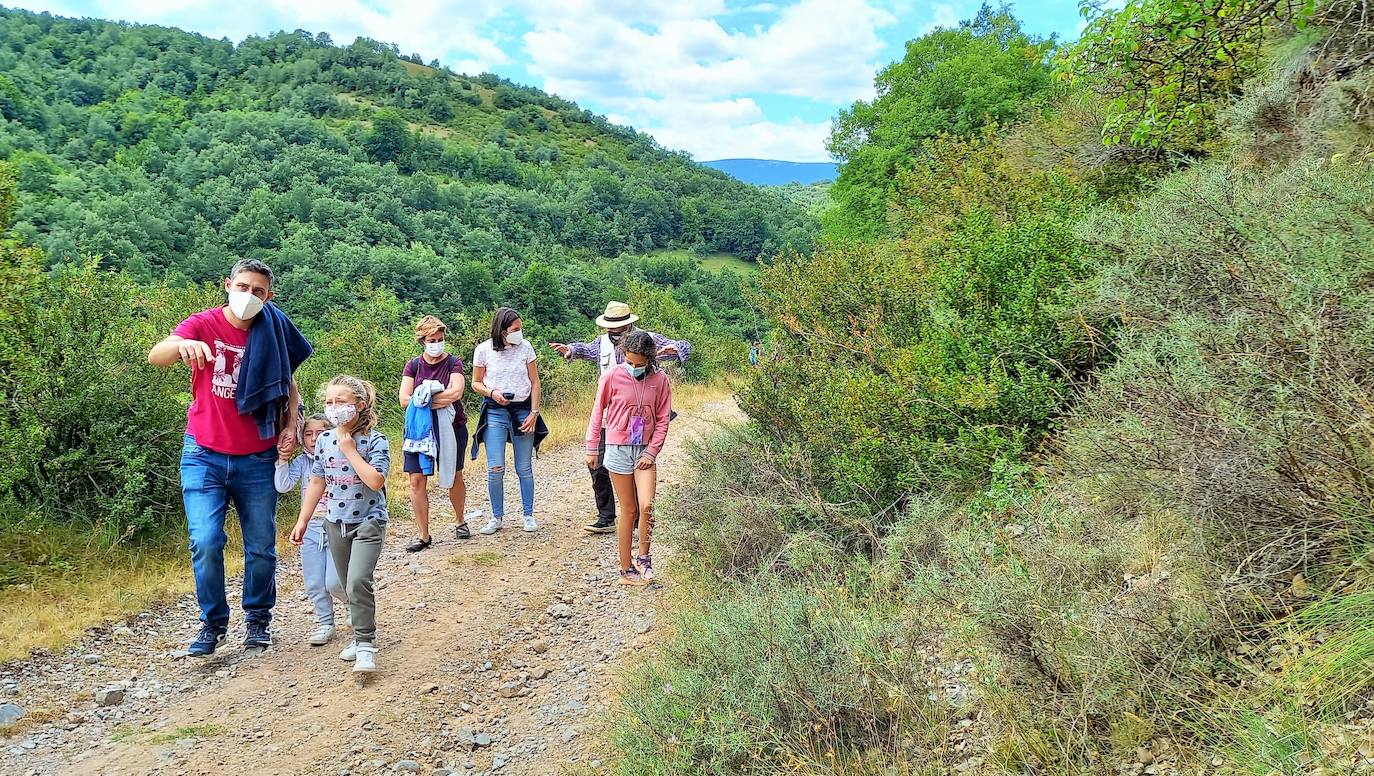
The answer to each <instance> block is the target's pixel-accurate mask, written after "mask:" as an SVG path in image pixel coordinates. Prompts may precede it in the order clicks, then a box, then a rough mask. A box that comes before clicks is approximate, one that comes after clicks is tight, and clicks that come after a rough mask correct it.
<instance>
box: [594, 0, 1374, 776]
mask: <svg viewBox="0 0 1374 776" xmlns="http://www.w3.org/2000/svg"><path fill="white" fill-rule="evenodd" d="M1083 9H1084V12H1085V16H1086V18H1087V26H1086V29H1085V31H1084V33H1083V35H1082V37H1081V39H1080V40H1078V41H1076V42H1073V43H1070V44H1063V43H1060V42H1058V41H1054V40H1044V39H1039V38H1037V37H1035V36H1033V35H1030V34H1028V33H1026V32H1025V31H1024V30H1023V29H1022V27H1021V25H1020V23H1019V22H1018V21H1017V20H1016V18H1015V17H1014V16H1013V15H1012V14H1011V11H1010V9H1002V10H998V9H992V8H987V7H984V8H983V9H982V11H981V12H980V13H979V14H978V15H977V16H976V17H975V18H974V19H971V20H969V21H967V22H965V23H963V24H960V25H958V26H957V27H954V28H949V29H936V30H934V31H932V32H930V33H929V34H927V35H924V36H922V37H920V38H917V39H916V40H913V41H911V42H910V43H909V44H908V45H907V48H906V52H905V56H904V58H903V59H902V60H901V61H899V62H895V63H893V64H891V65H890V66H888V67H886V68H885V69H883V70H882V71H881V72H880V73H879V74H878V76H877V81H876V86H877V89H876V91H877V94H878V96H877V97H876V98H875V99H874V100H873V101H871V102H860V103H856V104H855V105H853V106H852V107H851V108H850V109H849V110H846V111H844V112H842V113H841V114H840V116H839V117H838V118H837V120H836V122H835V127H834V133H833V135H832V137H831V148H832V150H834V151H835V152H836V153H837V154H838V155H839V157H840V158H841V159H842V160H843V164H842V166H841V169H840V175H839V178H838V180H837V182H836V183H835V185H834V186H833V187H832V189H831V194H832V195H833V197H834V199H835V204H834V206H833V207H831V208H830V209H828V210H826V211H825V214H824V217H823V219H824V224H825V228H824V230H823V235H822V238H821V240H820V245H821V246H822V247H821V248H820V249H818V250H817V251H816V253H815V254H814V255H811V256H800V255H798V256H793V257H790V258H787V259H784V260H781V261H778V262H776V263H775V264H774V265H773V266H772V267H771V268H769V269H768V270H766V271H765V273H764V277H763V279H762V281H761V284H762V295H761V298H762V304H763V306H764V308H765V310H766V312H767V313H768V314H769V315H770V317H771V320H772V322H773V328H772V334H771V337H770V341H769V343H768V344H767V346H766V348H765V350H766V358H765V360H764V363H763V364H762V366H761V368H760V369H758V370H757V371H756V372H755V373H754V375H753V378H752V379H751V380H750V382H749V384H748V386H747V387H746V388H745V389H744V391H743V392H742V394H741V406H742V407H743V408H744V409H745V410H746V411H747V412H748V414H749V415H750V418H751V421H752V422H751V423H750V424H749V426H748V427H747V428H746V429H744V430H742V431H740V432H738V433H731V434H726V435H723V436H721V437H719V438H717V439H716V440H714V441H713V442H712V443H711V444H709V445H707V446H705V447H703V448H702V449H701V450H700V451H698V453H697V469H696V472H695V474H696V477H697V480H696V483H695V484H694V485H692V486H690V487H689V488H688V490H687V492H686V493H684V494H682V496H681V498H680V500H679V501H678V502H676V505H675V507H674V508H671V509H670V510H669V512H670V514H668V515H667V519H666V520H665V521H664V522H665V525H666V526H667V528H668V532H669V533H670V535H671V537H672V539H673V540H674V541H676V542H677V543H678V545H679V546H680V547H682V548H683V549H684V550H685V552H684V553H683V554H684V555H686V556H687V557H689V558H690V559H691V561H690V566H691V574H692V580H691V581H690V582H689V584H688V587H689V588H690V590H689V592H687V593H686V594H683V595H681V596H679V597H678V599H677V601H678V603H679V604H680V605H681V607H682V609H681V610H680V612H679V613H678V614H677V615H676V616H675V622H674V630H673V636H672V637H671V639H669V640H667V641H666V643H665V644H664V645H663V647H662V649H661V651H660V654H659V656H658V658H657V659H656V660H655V661H653V662H652V663H651V664H649V665H648V666H646V668H644V669H643V670H642V671H640V672H639V674H638V675H637V676H636V678H635V680H634V681H633V682H632V683H631V686H630V687H629V688H628V689H627V691H626V693H625V694H624V700H623V702H622V709H621V715H620V725H619V728H618V741H619V744H620V746H621V748H622V750H623V751H624V752H625V753H626V757H625V760H624V763H623V768H622V770H621V772H622V773H626V774H629V773H636V774H639V773H665V774H666V773H714V774H736V773H764V772H789V773H835V774H947V773H977V774H1132V775H1135V774H1142V773H1144V774H1202V773H1213V774H1256V775H1257V776H1259V775H1261V774H1263V775H1265V776H1267V775H1269V774H1336V773H1355V772H1363V771H1366V770H1368V768H1369V767H1370V765H1371V762H1374V760H1371V758H1370V756H1369V755H1370V752H1371V748H1370V744H1369V742H1370V741H1371V740H1374V714H1371V711H1370V703H1369V698H1370V693H1371V690H1374V683H1372V682H1371V677H1374V674H1371V671H1370V662H1369V661H1370V655H1371V646H1370V645H1371V644H1374V630H1371V626H1370V623H1371V620H1370V617H1369V614H1370V609H1369V606H1370V602H1371V600H1374V579H1371V576H1370V574H1369V563H1370V558H1371V557H1372V555H1371V553H1374V533H1371V530H1370V527H1371V525H1374V519H1372V518H1374V489H1372V488H1371V483H1374V452H1371V450H1374V445H1372V443H1371V441H1372V440H1374V437H1372V436H1371V429H1374V329H1372V328H1371V320H1372V319H1371V317H1370V315H1369V311H1370V310H1371V305H1374V210H1371V207H1370V203H1371V202H1374V155H1371V144H1372V143H1374V120H1371V116H1374V110H1372V109H1374V88H1371V86H1372V85H1374V24H1371V22H1370V18H1371V16H1370V13H1369V12H1370V6H1369V4H1368V3H1367V2H1363V1H1362V0H1319V1H1318V2H1316V3H1306V4H1303V3H1287V2H1280V3H1252V2H1247V1H1246V0H1221V1H1220V2H1205V1H1203V0H1128V2H1126V3H1125V4H1124V6H1119V7H1118V6H1116V5H1107V6H1103V5H1099V4H1097V3H1084V4H1083ZM818 375H823V376H824V379H818ZM646 764H648V765H646Z"/></svg>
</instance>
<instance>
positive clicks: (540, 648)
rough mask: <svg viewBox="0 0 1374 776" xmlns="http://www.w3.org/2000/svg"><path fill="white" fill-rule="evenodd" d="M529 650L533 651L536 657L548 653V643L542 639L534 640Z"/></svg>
mask: <svg viewBox="0 0 1374 776" xmlns="http://www.w3.org/2000/svg"><path fill="white" fill-rule="evenodd" d="M530 649H532V650H534V653H535V654H536V655H542V654H544V653H545V652H548V651H549V642H548V641H546V640H544V639H536V640H535V641H533V642H531V643H530Z"/></svg>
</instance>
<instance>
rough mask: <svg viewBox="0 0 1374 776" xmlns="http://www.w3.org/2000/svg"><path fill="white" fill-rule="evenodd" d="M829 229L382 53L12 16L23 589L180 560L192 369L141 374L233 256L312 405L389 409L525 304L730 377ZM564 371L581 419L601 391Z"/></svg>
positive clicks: (529, 323)
mask: <svg viewBox="0 0 1374 776" xmlns="http://www.w3.org/2000/svg"><path fill="white" fill-rule="evenodd" d="M815 232H816V220H815V217H814V216H813V215H812V214H810V213H808V212H807V211H806V210H805V209H804V207H803V206H801V205H798V204H795V203H793V202H792V201H791V200H789V199H787V198H786V197H785V196H784V195H782V194H781V193H775V192H769V191H766V190H763V189H759V188H756V187H753V186H749V185H746V184H743V183H740V182H738V181H736V180H733V179H731V178H730V177H728V176H726V175H725V174H723V173H720V172H717V171H714V170H709V169H707V168H705V167H702V166H700V165H697V164H695V163H693V162H692V161H691V160H690V159H689V158H688V157H686V156H685V155H683V154H680V153H674V152H669V151H666V150H664V149H663V148H661V147H659V146H657V145H656V144H655V143H654V141H653V140H652V139H651V138H649V137H648V136H647V135H643V134H639V133H637V132H635V131H633V130H631V129H627V128H624V127H618V126H614V125H612V124H610V123H608V122H607V121H606V120H605V119H604V118H602V117H599V116H595V115H593V114H591V113H590V112H588V111H585V110H583V109H581V108H579V107H578V106H576V105H574V104H572V103H570V102H567V101H565V100H562V99H559V98H557V97H554V96H552V95H548V94H544V93H542V92H540V91H537V90H534V89H530V88H526V87H521V86H517V85H515V84H513V83H509V82H506V81H504V80H502V79H500V78H497V77H495V76H491V75H481V76H476V77H472V76H466V75H459V74H455V73H453V72H450V71H449V70H447V69H445V68H444V67H442V66H441V65H440V64H439V63H437V62H434V63H430V64H429V65H424V64H421V63H420V62H419V61H418V58H416V57H414V56H410V57H405V56H401V55H400V54H399V52H398V51H397V50H396V49H395V47H394V46H390V45H387V44H383V43H379V42H377V41H372V40H366V39H362V40H358V41H356V42H355V43H353V44H351V45H349V46H346V47H341V46H335V45H332V43H331V42H330V40H329V37H328V36H327V35H324V34H319V35H315V34H309V33H306V32H302V31H296V32H291V33H278V34H275V35H272V36H270V37H266V38H260V37H250V38H248V39H247V40H245V41H244V42H242V43H241V44H238V45H233V44H231V43H229V42H228V41H216V40H210V39H208V38H205V37H202V36H199V35H196V34H193V33H190V32H184V31H181V30H176V29H168V28H163V27H153V26H140V25H130V24H123V23H115V22H105V21H98V20H73V19H64V18H60V17H54V16H50V15H47V14H42V15H39V14H33V13H28V12H24V11H16V10H6V9H0V261H2V262H3V264H4V267H5V270H6V277H7V278H8V280H7V282H6V283H4V284H0V326H3V328H4V331H5V336H4V337H3V338H0V541H3V542H4V546H5V549H6V551H5V552H4V553H3V556H4V557H0V592H5V591H11V592H12V591H15V590H24V589H31V590H36V591H39V592H40V593H41V591H42V589H43V588H44V585H45V584H47V583H50V582H52V581H53V580H56V579H62V578H65V577H67V576H75V577H78V578H80V579H97V580H98V579H99V575H91V574H89V573H88V572H90V571H91V570H92V569H95V570H99V568H102V567H105V566H111V567H113V566H117V565H119V564H120V563H123V562H124V561H125V560H128V558H125V557H124V556H119V557H114V556H109V557H107V556H104V555H101V554H100V551H101V550H102V549H103V548H105V547H108V546H111V545H121V544H127V545H136V546H139V545H140V543H142V544H141V546H145V547H146V546H151V547H154V548H156V547H167V546H173V544H174V543H176V542H178V541H180V542H184V539H180V540H178V538H177V537H178V536H181V535H183V534H181V532H182V531H183V530H184V528H183V526H184V520H183V518H182V516H181V507H180V493H179V488H178V485H177V482H176V467H177V460H178V456H179V455H180V446H181V442H180V439H181V429H182V428H184V422H185V421H184V416H185V413H186V402H187V401H188V396H187V392H186V375H185V373H184V372H183V371H179V370H175V369H173V370H162V369H155V368H152V367H149V366H147V365H146V363H145V356H146V353H147V350H148V348H149V347H150V346H151V345H152V344H153V343H154V342H156V341H158V340H159V339H161V338H162V337H164V336H166V335H167V333H169V332H170V331H171V329H172V327H173V326H174V325H175V324H176V323H177V322H178V321H180V320H181V319H182V318H184V317H185V316H186V315H187V314H189V313H190V312H192V311H195V310H198V309H204V308H205V307H207V306H210V305H213V304H217V303H220V301H222V299H223V290H222V289H221V288H219V287H218V281H220V280H222V278H223V277H224V276H225V274H226V273H227V271H228V270H229V268H230V267H231V266H232V265H233V263H234V262H235V261H236V260H238V259H241V258H257V259H261V260H263V261H265V262H267V263H268V264H269V265H270V266H271V267H272V268H273V269H274V270H275V272H276V275H277V278H278V283H277V286H276V289H275V290H276V295H277V296H276V299H277V301H278V303H279V304H280V305H281V306H282V307H283V308H285V309H286V311H287V312H288V313H290V314H291V315H292V316H293V317H294V318H295V320H296V321H297V322H298V323H299V325H300V326H301V328H302V330H303V331H304V332H305V333H306V335H307V337H308V338H309V339H310V340H311V342H312V344H313V345H314V346H315V348H316V353H315V356H314V357H312V358H311V359H310V360H309V361H307V362H306V365H305V366H304V367H303V369H302V371H301V372H300V373H299V374H298V379H299V382H300V384H301V385H302V386H303V390H304V391H305V395H306V396H307V399H309V400H313V394H314V391H315V390H316V389H317V388H318V387H319V386H320V385H321V383H322V382H323V381H324V380H326V379H328V378H329V377H330V376H332V375H334V374H338V373H340V372H348V373H351V374H356V375H359V376H361V377H364V378H366V379H370V380H372V381H374V382H375V383H376V384H377V385H378V386H379V388H382V389H383V393H384V394H385V395H390V392H391V390H393V387H394V385H395V384H396V383H397V381H398V380H399V379H400V374H401V368H402V366H403V365H404V363H405V362H406V360H407V359H409V358H411V357H413V356H414V355H416V353H417V352H418V351H417V348H416V345H415V342H414V339H413V338H412V334H411V331H412V329H411V327H412V325H413V322H414V321H415V320H416V319H417V318H418V317H419V316H420V315H423V314H434V315H438V316H440V317H441V318H443V319H444V320H445V321H447V323H448V325H449V349H450V352H453V353H456V354H459V355H462V356H464V357H465V358H468V357H470V356H471V353H472V351H473V347H474V346H475V345H476V343H477V342H479V341H481V340H482V339H485V338H486V336H487V334H486V331H489V329H487V328H486V327H489V322H490V314H491V312H492V311H493V310H494V309H495V308H496V307H497V306H498V305H503V304H504V305H510V306H513V307H515V308H517V309H518V310H519V311H520V312H521V313H522V315H523V319H524V321H525V326H526V331H527V332H528V333H529V336H530V339H531V341H532V342H536V343H539V344H540V346H541V348H542V346H543V343H544V342H546V341H548V340H556V341H581V340H585V339H588V338H590V337H591V336H592V335H593V334H594V333H595V331H596V328H595V326H594V325H593V324H592V319H593V318H594V317H595V316H596V315H597V314H598V313H600V312H601V311H602V310H603V309H604V308H605V304H606V302H607V301H609V300H611V299H622V300H628V301H629V302H631V303H632V304H633V305H634V307H635V309H636V311H637V312H638V313H639V314H641V315H642V316H644V318H645V319H646V320H651V321H653V325H654V326H655V327H656V328H659V329H661V330H663V331H666V332H671V333H673V334H674V335H675V336H678V337H682V338H685V339H690V340H692V341H693V342H694V344H695V345H696V346H697V347H696V349H695V353H694V355H693V358H692V359H691V360H690V361H689V362H688V363H687V364H686V366H685V368H684V370H683V376H684V377H685V378H687V379H698V378H709V379H715V380H720V379H723V375H724V374H725V373H726V372H728V371H730V370H733V369H738V368H740V367H741V366H742V365H744V364H745V352H746V348H747V345H746V344H745V341H746V340H747V339H752V338H754V337H756V336H757V334H758V331H759V329H758V326H759V321H760V318H759V316H758V314H757V312H756V308H755V306H754V305H753V303H752V301H751V300H750V298H749V296H748V289H749V287H750V284H751V283H752V282H753V281H752V279H751V278H752V275H753V272H752V270H754V269H755V268H756V267H757V265H758V263H760V262H762V263H767V262H768V261H770V260H771V259H772V257H773V256H774V255H775V254H776V253H777V252H779V251H781V250H789V251H791V250H800V251H807V250H809V249H810V246H811V242H812V239H813V237H814V234H815ZM700 257H709V258H710V260H711V261H712V262H714V263H715V264H718V265H729V264H730V263H731V262H734V263H735V266H736V267H737V268H738V267H746V268H747V269H749V270H750V272H748V273H745V272H740V271H734V270H721V271H708V270H706V269H703V267H702V266H701V263H700V261H699V258H700ZM738 262H747V264H744V265H741V264H739V263H738ZM544 352H545V356H546V358H545V360H544V361H542V362H541V365H542V366H541V374H542V378H543V387H544V397H545V400H546V406H547V407H550V408H551V412H550V417H551V418H554V419H556V416H557V415H558V406H559V404H558V403H559V402H560V401H562V400H566V399H567V397H568V396H569V395H570V392H575V391H579V390H580V391H583V392H584V393H585V391H587V390H588V389H589V388H590V387H592V386H594V381H593V379H592V376H591V371H590V367H588V366H587V365H586V364H585V363H583V364H567V363H564V362H563V361H562V360H561V359H557V358H549V357H548V356H549V355H550V354H551V352H550V351H547V350H545V351H544ZM470 396H471V394H470ZM560 397H561V398H560ZM583 413H585V406H584V405H582V404H578V405H576V410H575V411H571V412H569V413H568V416H569V418H571V416H572V415H576V416H577V418H576V420H568V423H569V424H572V423H576V422H581V421H582V417H581V416H582V414H583ZM382 423H383V425H385V426H388V427H390V428H395V427H396V426H397V424H399V414H398V413H396V412H384V413H383V418H382ZM140 551H141V550H140ZM181 555H182V554H181V553H178V556H177V557H178V559H181ZM82 575H85V576H82ZM130 600H134V599H133V598H131V599H130ZM127 605H128V602H125V603H122V604H121V606H127ZM90 614H91V612H87V614H85V615H83V616H90ZM95 617H96V618H97V619H98V617H99V614H98V613H96V614H95ZM83 622H84V621H83Z"/></svg>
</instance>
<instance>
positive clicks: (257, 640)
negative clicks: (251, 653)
mask: <svg viewBox="0 0 1374 776" xmlns="http://www.w3.org/2000/svg"><path fill="white" fill-rule="evenodd" d="M270 646H272V629H271V628H270V627H268V624H267V623H265V622H250V623H248V628H247V630H246V632H245V633H244V634H243V648H244V649H254V648H256V649H267V648H268V647H270Z"/></svg>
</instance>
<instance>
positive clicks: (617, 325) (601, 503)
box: [549, 302, 692, 533]
mask: <svg viewBox="0 0 1374 776" xmlns="http://www.w3.org/2000/svg"><path fill="white" fill-rule="evenodd" d="M638 320H639V316H638V315H635V314H634V313H633V312H631V311H630V306H629V305H628V304H625V303H624V302H610V303H609V304H607V305H606V312H605V313H603V314H602V315H601V316H600V317H598V318H597V319H596V325H597V326H600V327H601V328H603V329H605V332H603V333H602V335H601V336H600V337H597V338H596V339H594V340H592V341H591V342H573V343H569V344H566V345H565V344H563V343H560V342H550V343H549V347H551V348H553V349H554V350H556V351H558V353H559V355H561V356H563V358H566V359H568V360H569V361H572V360H573V359H578V358H581V359H586V360H588V361H595V362H597V365H598V366H599V367H600V369H601V374H603V375H604V374H606V372H607V371H608V370H610V369H614V368H615V367H616V366H618V365H620V364H623V363H624V362H625V356H624V355H623V354H622V353H621V352H620V350H619V348H618V347H617V346H618V345H619V344H620V341H621V340H622V339H624V338H625V335H626V334H629V333H630V332H632V331H634V330H635V329H637V328H638V327H637V326H635V322H636V321H638ZM648 335H649V336H650V337H653V339H654V345H655V346H657V347H658V357H659V358H667V357H669V356H671V357H673V358H676V359H677V360H678V363H680V364H685V363H687V357H688V356H690V355H691V354H692V343H690V342H688V341H687V340H672V339H668V338H667V337H665V336H663V335H662V334H657V333H655V332H652V331H651V332H648ZM605 454H606V432H605V431H604V430H603V431H602V432H601V447H600V451H599V453H598V454H597V458H596V468H595V469H592V494H593V495H594V496H595V497H596V520H595V521H593V522H592V523H590V524H588V525H585V526H583V527H582V530H584V531H586V532H587V533H613V532H614V531H615V491H614V490H613V489H612V488H611V474H610V472H608V471H606V467H605V466H604V465H603V463H602V461H603V458H604V457H605Z"/></svg>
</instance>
